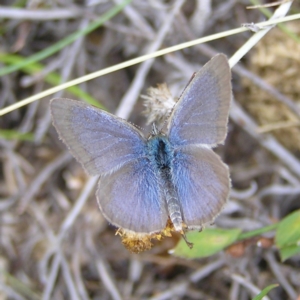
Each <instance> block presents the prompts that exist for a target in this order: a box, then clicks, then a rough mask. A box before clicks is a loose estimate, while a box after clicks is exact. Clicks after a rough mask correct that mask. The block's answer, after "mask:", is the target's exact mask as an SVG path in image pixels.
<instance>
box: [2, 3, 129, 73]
mask: <svg viewBox="0 0 300 300" xmlns="http://www.w3.org/2000/svg"><path fill="white" fill-rule="evenodd" d="M131 1H132V0H124V1H122V2H121V3H120V4H118V5H116V6H114V7H113V8H112V9H110V10H109V11H107V12H106V13H105V14H103V15H102V16H101V17H99V18H98V19H96V20H95V21H94V22H92V23H91V24H89V25H88V26H87V27H86V28H84V29H81V30H78V31H76V32H74V33H72V34H70V35H69V36H67V37H65V38H64V39H62V40H60V41H59V42H57V43H55V44H54V45H52V46H51V47H48V48H46V49H45V50H42V51H40V52H38V53H35V54H33V55H32V56H30V57H28V58H26V59H25V60H23V61H21V62H19V63H17V64H15V65H12V66H8V67H5V68H2V69H1V70H0V76H3V75H6V74H9V73H11V72H14V71H17V70H20V69H22V68H23V67H25V66H27V65H29V64H32V63H34V62H37V61H40V60H42V59H44V58H46V57H49V56H51V55H52V54H54V53H56V52H58V51H59V50H61V49H63V48H64V47H66V46H67V45H69V44H71V43H72V42H74V41H76V40H77V39H78V38H79V37H81V36H83V35H87V34H88V33H90V32H92V31H93V30H95V29H96V28H98V27H99V26H101V25H103V23H105V22H106V21H108V20H110V19H111V18H112V17H114V16H115V15H117V14H118V13H119V12H121V11H122V9H123V8H124V7H125V6H126V5H128V4H129V3H130V2H131Z"/></svg>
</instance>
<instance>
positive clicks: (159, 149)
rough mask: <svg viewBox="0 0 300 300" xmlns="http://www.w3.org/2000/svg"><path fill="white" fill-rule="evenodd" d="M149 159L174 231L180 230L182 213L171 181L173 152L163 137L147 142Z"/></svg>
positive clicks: (156, 137)
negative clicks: (157, 177)
mask: <svg viewBox="0 0 300 300" xmlns="http://www.w3.org/2000/svg"><path fill="white" fill-rule="evenodd" d="M148 149H149V154H150V155H149V159H150V162H151V164H152V165H153V167H154V169H155V170H156V173H157V176H159V177H160V180H159V181H160V182H161V183H162V192H163V197H164V199H165V201H166V204H167V209H168V214H169V217H170V219H171V222H172V223H173V225H174V228H175V230H176V231H181V230H182V213H181V208H180V205H179V201H178V196H177V192H176V189H175V187H174V184H173V181H172V162H173V159H174V151H173V148H172V145H171V144H170V142H169V140H168V139H167V137H165V136H160V135H158V136H155V137H153V138H151V139H150V140H149V141H148Z"/></svg>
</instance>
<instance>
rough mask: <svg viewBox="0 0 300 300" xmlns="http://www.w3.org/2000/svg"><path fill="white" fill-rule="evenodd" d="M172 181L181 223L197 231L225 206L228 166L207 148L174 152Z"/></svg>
mask: <svg viewBox="0 0 300 300" xmlns="http://www.w3.org/2000/svg"><path fill="white" fill-rule="evenodd" d="M174 155H175V159H174V164H173V170H172V171H173V182H174V185H175V187H176V190H177V195H178V200H179V203H180V206H181V210H182V216H183V221H184V223H185V224H186V225H187V226H188V227H189V228H199V229H200V228H201V227H202V225H203V224H205V223H207V222H210V221H212V220H213V219H214V217H215V216H216V215H218V214H219V212H220V211H221V209H222V207H223V206H224V205H225V203H226V201H227V198H228V195H229V190H230V179H229V170H228V167H227V166H226V165H225V164H224V163H223V162H222V161H221V159H220V158H219V156H218V155H216V154H215V153H214V152H213V151H212V150H211V149H209V148H207V147H195V146H191V147H186V148H183V149H180V150H178V151H176V152H175V154H174Z"/></svg>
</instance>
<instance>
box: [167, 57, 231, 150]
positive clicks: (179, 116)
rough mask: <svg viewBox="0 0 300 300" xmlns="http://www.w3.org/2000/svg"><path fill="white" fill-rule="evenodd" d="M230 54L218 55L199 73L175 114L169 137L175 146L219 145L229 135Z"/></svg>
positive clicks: (189, 86) (183, 96) (182, 96)
mask: <svg viewBox="0 0 300 300" xmlns="http://www.w3.org/2000/svg"><path fill="white" fill-rule="evenodd" d="M230 74H231V73H230V67H229V65H228V61H227V58H226V56H224V55H223V54H219V55H216V56H215V57H214V58H212V59H211V60H210V61H209V62H208V63H207V64H206V65H204V67H203V68H202V69H201V70H200V71H199V72H198V73H196V75H195V77H194V78H193V79H192V81H191V82H190V83H189V85H188V86H187V87H186V89H185V90H184V92H183V93H182V95H181V97H180V99H179V101H178V103H177V105H176V106H175V109H174V111H173V113H172V115H171V120H170V123H169V126H168V136H169V139H170V141H171V143H172V144H173V145H174V147H180V146H186V145H191V144H206V145H210V146H215V145H216V144H219V143H222V142H223V141H224V139H225V137H226V134H227V122H228V112H229V107H230V100H231V97H232V95H231V75H230Z"/></svg>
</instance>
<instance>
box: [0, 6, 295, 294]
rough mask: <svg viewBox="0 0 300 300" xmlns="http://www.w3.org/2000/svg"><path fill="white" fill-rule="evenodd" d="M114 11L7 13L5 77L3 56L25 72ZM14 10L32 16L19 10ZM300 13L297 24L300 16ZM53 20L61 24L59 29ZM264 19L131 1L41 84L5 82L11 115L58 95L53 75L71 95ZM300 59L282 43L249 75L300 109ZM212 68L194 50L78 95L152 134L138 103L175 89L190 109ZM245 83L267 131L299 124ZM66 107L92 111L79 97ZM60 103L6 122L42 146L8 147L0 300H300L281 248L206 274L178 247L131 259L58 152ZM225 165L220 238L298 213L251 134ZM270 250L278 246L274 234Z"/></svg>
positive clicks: (290, 133) (214, 260) (0, 121)
mask: <svg viewBox="0 0 300 300" xmlns="http://www.w3.org/2000/svg"><path fill="white" fill-rule="evenodd" d="M115 2H117V1H97V0H94V1H92V0H86V1H72V0H70V1H46V2H45V1H23V2H22V1H2V3H1V5H3V6H0V19H1V23H0V28H1V33H2V34H1V36H0V54H1V59H2V62H1V67H0V69H2V68H4V66H6V65H7V64H11V62H10V63H9V62H8V57H6V59H7V61H4V58H3V57H4V56H3V54H9V55H11V56H10V57H9V58H10V59H12V58H14V59H15V61H16V57H19V56H20V57H21V58H26V57H29V56H30V55H33V54H35V53H37V52H39V51H41V50H43V49H45V48H47V47H50V46H52V45H53V44H54V43H55V42H57V41H59V40H61V39H62V38H64V37H66V36H68V35H69V34H71V33H73V32H74V31H76V30H79V29H80V28H84V27H86V26H87V24H89V23H90V22H91V21H92V20H94V19H95V18H98V17H99V16H100V15H102V14H103V13H105V12H106V11H107V10H108V9H110V8H111V7H112V5H114V3H115ZM13 5H21V6H22V5H23V6H22V7H21V8H20V10H17V9H15V8H13ZM295 9H298V10H299V7H297V4H296V5H295ZM42 10H48V11H49V14H46V15H47V17H45V14H43V13H44V12H43V11H42ZM22 12H23V18H22ZM24 12H26V14H25V13H24ZM53 12H55V13H53ZM261 18H262V17H261V14H260V12H259V11H257V10H251V11H248V10H246V8H245V3H244V2H243V1H239V0H234V1H224V2H223V1H214V0H213V1H204V0H199V1H184V0H174V1H160V0H154V1H133V3H132V4H130V5H129V6H127V7H126V8H125V9H124V10H123V11H122V12H121V13H119V14H118V15H117V16H115V17H114V18H112V19H111V20H109V21H108V22H106V23H105V25H104V26H103V27H101V28H98V29H96V30H94V31H93V32H92V33H91V34H89V35H88V36H86V37H81V38H79V39H78V40H77V41H76V42H74V43H72V44H70V45H69V46H66V47H65V48H64V49H62V50H60V51H59V52H57V53H55V54H53V55H52V56H50V57H48V58H47V59H44V60H43V61H41V62H40V63H41V64H42V67H41V69H40V71H38V72H35V73H34V74H33V73H31V72H30V71H29V70H28V69H26V68H23V69H22V70H19V71H15V72H13V73H10V74H7V75H5V76H2V77H0V107H1V108H3V107H6V106H8V105H10V104H12V103H14V102H16V101H19V100H20V99H23V98H25V97H27V96H29V95H32V94H35V93H38V92H39V91H42V90H45V89H47V88H49V87H51V86H52V84H53V83H51V80H49V75H51V76H53V73H55V74H54V75H55V76H59V79H58V81H59V82H66V81H68V80H70V79H73V78H76V77H79V76H82V75H84V74H87V73H90V72H93V71H95V70H99V69H101V68H104V67H108V66H111V65H113V64H116V63H119V62H122V61H125V60H127V59H129V58H132V57H137V56H139V55H142V54H144V53H147V52H149V51H150V50H151V51H154V50H155V49H159V48H164V47H167V46H171V45H175V44H177V43H180V42H184V41H187V40H191V39H192V38H196V37H200V36H205V35H209V34H211V33H217V32H221V31H225V30H227V29H231V28H236V27H238V26H240V24H241V23H251V22H256V21H260V20H261ZM295 24H296V25H295V27H292V28H291V30H292V31H294V32H295V33H297V32H298V33H299V21H298V22H296V23H295ZM250 36H251V33H244V34H240V35H237V36H233V37H230V38H226V39H222V40H219V41H215V42H213V43H211V44H210V46H211V48H212V49H213V51H215V52H223V53H226V54H227V55H228V56H230V55H231V54H232V53H234V52H235V51H236V50H237V49H238V48H239V47H240V45H242V44H243V43H244V42H245V41H247V39H248V38H249V37H250ZM279 39H280V42H278V41H279ZM149 49H150V50H149ZM297 54H299V44H295V43H294V42H293V41H292V40H291V39H290V38H288V37H287V36H285V35H284V34H282V33H280V32H279V31H277V30H273V32H271V34H270V35H267V36H266V37H265V38H264V39H263V40H262V42H261V43H260V45H259V47H258V48H257V49H256V50H255V51H253V52H250V53H249V55H248V56H247V58H246V59H247V60H248V61H246V64H245V65H247V66H249V69H250V70H251V72H253V73H255V74H256V75H257V76H262V77H263V78H265V79H266V80H268V82H270V83H271V84H272V85H273V86H274V88H276V89H279V90H280V92H281V93H283V94H285V95H286V96H288V97H290V98H292V99H293V100H294V101H296V102H297V101H299V86H300V84H299V76H297V74H299V55H298V56H297ZM212 55H213V54H212ZM212 55H211V56H212ZM279 57H280V59H279ZM208 59H209V57H208V56H207V52H205V50H204V48H201V47H194V48H191V49H187V50H184V51H180V52H176V53H173V54H170V55H166V56H164V57H161V58H157V59H155V60H154V61H151V62H145V63H142V64H140V65H136V66H133V67H130V68H127V69H124V70H121V71H118V72H116V73H114V74H109V75H106V76H103V77H101V78H97V79H95V80H92V81H90V82H87V83H85V84H82V85H81V86H80V87H79V88H80V89H82V91H83V92H85V93H88V94H89V96H90V97H93V98H94V99H97V101H99V103H101V104H102V105H104V106H105V107H106V108H107V109H108V110H109V111H111V112H113V113H114V112H117V113H118V114H123V115H126V117H129V115H130V118H129V119H130V121H132V122H133V123H135V124H137V125H139V126H141V127H145V126H146V125H145V119H144V118H142V110H143V109H144V108H143V102H142V100H140V98H139V95H140V94H145V92H146V89H147V88H149V87H151V86H156V85H157V84H158V83H164V82H165V83H167V85H168V87H169V89H170V92H171V94H172V95H173V96H174V97H175V98H176V97H178V96H179V93H180V91H182V90H183V88H184V85H185V84H186V82H187V81H188V80H189V78H190V77H191V75H192V74H193V72H195V71H197V70H198V69H199V68H200V66H201V65H202V64H204V63H205V62H206V61H208ZM272 62H276V65H275V64H272ZM266 63H268V64H269V66H266ZM270 64H271V65H270ZM263 73H264V74H263ZM241 79H243V78H241ZM52 82H53V81H52ZM233 83H234V93H235V94H236V95H237V99H238V100H240V101H241V103H243V105H244V107H245V108H246V109H247V110H248V111H249V113H251V114H253V115H254V116H255V117H256V118H257V120H258V121H259V122H260V124H262V125H263V124H266V123H270V122H272V123H274V122H279V121H287V120H294V119H295V118H296V117H295V116H294V115H293V112H291V111H288V110H286V108H285V107H283V105H281V104H279V103H278V102H277V100H274V99H271V98H269V97H267V96H266V95H265V93H264V92H262V91H260V90H259V89H255V88H254V84H253V83H247V86H245V84H243V85H241V84H240V80H237V77H236V75H234V78H233ZM57 84H58V83H57ZM241 95H243V97H241ZM245 95H246V96H247V97H246V96H245ZM55 97H68V98H81V97H76V96H75V95H74V94H73V92H72V91H64V92H60V93H58V94H56V95H55ZM128 99H129V100H130V101H128ZM242 99H244V100H243V101H242ZM48 100H49V99H44V100H41V101H38V102H35V103H32V104H30V105H28V106H27V107H25V108H22V109H19V110H17V111H14V112H12V113H10V114H7V115H5V116H3V117H1V118H0V128H1V130H4V129H5V130H14V131H15V132H17V133H19V134H24V133H31V134H32V135H33V139H32V140H28V141H24V140H22V139H21V138H20V139H18V138H17V139H11V140H10V139H6V138H0V147H1V150H0V159H1V173H0V197H1V199H0V299H5V300H6V299H45V300H46V299H55V300H60V299H72V300H73V299H156V300H158V299H230V300H237V299H238V300H248V299H251V297H253V296H254V295H255V294H256V293H257V291H258V290H261V289H263V288H264V287H266V286H267V285H269V284H272V283H277V282H278V283H279V285H280V286H279V287H278V288H277V289H275V290H273V291H271V293H270V294H269V296H270V298H271V299H274V300H282V299H291V300H292V299H293V300H294V299H297V297H299V295H300V277H299V274H300V273H299V263H300V258H299V256H295V257H293V258H291V259H289V260H287V261H286V262H284V263H281V262H280V260H279V257H278V252H277V250H276V249H275V248H274V246H271V247H262V246H261V245H262V243H261V242H258V241H257V242H253V241H252V242H251V243H250V242H249V243H243V244H241V247H240V250H239V251H237V250H236V253H237V252H238V254H239V255H233V252H234V250H233V248H232V249H231V250H230V249H229V250H228V251H227V252H226V253H225V252H221V253H219V254H216V255H214V256H212V257H209V258H205V259H198V260H194V261H187V260H184V259H180V258H177V257H174V256H172V255H170V254H169V253H168V251H169V250H170V249H172V248H173V247H174V246H175V244H176V243H177V241H178V237H177V236H173V237H172V238H169V237H166V238H164V239H162V241H158V242H155V247H154V248H152V249H151V250H150V251H148V252H144V253H142V254H139V255H134V254H132V253H130V252H129V251H127V250H126V249H125V248H124V247H123V245H122V243H121V240H120V238H119V237H118V236H116V235H115V234H116V230H115V229H114V228H112V227H111V226H109V224H107V222H106V221H105V220H104V218H103V217H102V216H101V214H100V212H99V211H98V208H97V204H96V199H95V196H94V186H95V183H96V180H95V179H94V178H88V177H87V176H86V175H85V174H84V172H83V171H82V169H81V167H80V166H79V164H78V163H76V162H75V161H74V160H73V159H72V158H71V157H70V155H69V154H68V153H67V150H66V149H65V147H64V146H63V145H62V143H61V142H60V141H59V140H58V138H57V135H56V133H55V131H54V129H53V127H52V125H51V121H50V114H49V107H48ZM120 103H121V104H120ZM261 112H263V113H261ZM297 120H298V119H297ZM148 129H149V128H147V129H146V130H148ZM149 130H150V129H149ZM272 133H273V132H272ZM274 135H276V137H277V138H278V140H279V141H280V142H281V143H282V144H283V145H285V146H286V147H288V148H289V149H290V150H291V151H293V152H295V153H296V155H297V154H298V150H299V146H300V141H299V128H298V127H291V128H288V129H280V130H276V131H274ZM218 152H219V153H220V155H222V156H223V157H224V159H225V161H226V162H227V163H228V164H229V166H230V169H231V174H232V180H233V191H232V195H231V198H230V201H229V203H228V205H227V207H226V208H225V210H224V212H223V213H222V214H221V215H220V216H219V217H218V218H217V220H216V225H215V226H219V227H222V228H240V229H242V230H245V231H249V230H254V229H257V228H261V227H263V226H266V225H269V224H272V223H273V222H276V221H278V220H280V219H281V218H282V217H283V216H285V215H287V214H288V213H289V212H291V211H293V210H295V209H297V208H299V207H300V204H299V191H298V192H297V191H296V192H295V187H299V186H300V179H299V177H298V176H297V175H295V174H294V173H293V172H292V171H291V170H289V169H288V168H287V167H285V164H284V162H283V161H282V160H279V159H275V158H274V156H272V155H271V154H270V153H269V152H268V151H266V150H265V149H263V148H262V147H261V146H260V144H259V143H258V141H257V140H256V139H255V138H253V137H249V135H248V134H247V133H245V131H244V130H243V129H241V127H240V126H239V125H237V124H234V123H231V124H230V132H229V135H228V138H227V141H226V143H225V145H224V147H222V149H218ZM298 158H299V156H298ZM249 187H250V188H249ZM261 238H264V239H265V241H272V238H273V233H272V232H271V233H267V234H265V235H264V236H263V237H261Z"/></svg>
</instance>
